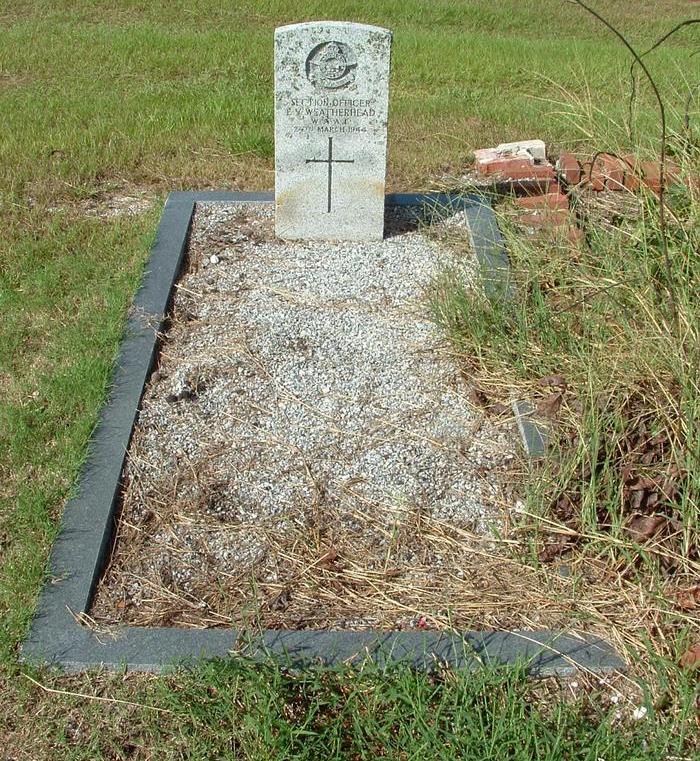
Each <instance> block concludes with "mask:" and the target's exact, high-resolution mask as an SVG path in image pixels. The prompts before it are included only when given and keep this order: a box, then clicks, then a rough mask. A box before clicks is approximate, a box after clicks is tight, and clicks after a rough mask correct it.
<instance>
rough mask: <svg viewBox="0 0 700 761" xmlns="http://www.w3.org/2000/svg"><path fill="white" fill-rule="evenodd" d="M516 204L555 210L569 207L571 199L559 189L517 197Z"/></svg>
mask: <svg viewBox="0 0 700 761" xmlns="http://www.w3.org/2000/svg"><path fill="white" fill-rule="evenodd" d="M515 205H516V206H519V207H520V208H521V209H551V210H553V211H559V210H562V209H564V210H566V209H568V208H569V199H568V198H567V197H566V196H565V195H564V194H563V193H560V192H558V186H557V191H555V192H548V193H543V194H540V195H530V196H523V197H522V198H516V199H515Z"/></svg>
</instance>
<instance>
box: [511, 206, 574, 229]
mask: <svg viewBox="0 0 700 761" xmlns="http://www.w3.org/2000/svg"><path fill="white" fill-rule="evenodd" d="M569 222H570V216H569V212H568V211H566V210H564V209H559V210H555V211H551V210H549V209H548V210H547V211H545V212H543V213H541V214H523V215H521V216H519V217H518V224H521V225H525V226H527V227H536V228H551V227H558V226H559V225H566V224H568V223H569Z"/></svg>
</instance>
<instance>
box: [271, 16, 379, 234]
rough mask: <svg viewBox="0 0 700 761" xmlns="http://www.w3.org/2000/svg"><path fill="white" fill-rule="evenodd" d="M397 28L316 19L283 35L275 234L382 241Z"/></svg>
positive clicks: (278, 45) (279, 36)
mask: <svg viewBox="0 0 700 761" xmlns="http://www.w3.org/2000/svg"><path fill="white" fill-rule="evenodd" d="M390 56H391V32H389V31H388V30H387V29H381V28H379V27H375V26H367V25H365V24H353V23H347V22H339V21H315V22H310V23H304V24H292V25H289V26H283V27H279V28H278V29H277V30H276V31H275V232H276V234H277V235H278V236H279V237H280V238H284V239H288V240H295V239H308V240H357V241H361V240H378V239H381V237H382V235H383V230H384V185H385V174H386V141H387V121H388V108H389V66H390Z"/></svg>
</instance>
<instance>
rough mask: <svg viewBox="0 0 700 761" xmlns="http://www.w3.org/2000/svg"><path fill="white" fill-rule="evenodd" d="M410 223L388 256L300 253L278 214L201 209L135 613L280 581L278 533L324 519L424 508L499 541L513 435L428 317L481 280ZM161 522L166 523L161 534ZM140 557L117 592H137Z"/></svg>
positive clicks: (162, 370)
mask: <svg viewBox="0 0 700 761" xmlns="http://www.w3.org/2000/svg"><path fill="white" fill-rule="evenodd" d="M410 215H411V210H406V211H400V210H397V211H396V212H395V213H394V217H393V218H392V220H390V225H389V227H390V229H389V234H388V235H387V237H386V238H385V240H384V241H381V242H374V243H318V242H313V243H304V242H302V243H299V242H295V243H289V242H282V241H279V240H275V239H273V238H272V236H271V232H270V231H271V229H272V210H271V208H270V207H269V206H266V205H262V204H260V205H255V204H250V205H246V206H244V207H240V206H235V207H234V206H231V205H225V204H198V206H197V209H196V214H195V219H194V224H193V229H192V232H191V239H190V262H189V269H188V271H187V272H186V273H185V274H184V275H183V276H182V277H181V279H180V281H179V283H178V285H177V291H176V295H175V299H174V319H173V321H172V326H171V328H170V330H169V332H168V334H167V336H166V337H165V341H164V344H163V347H162V354H161V358H160V362H159V366H158V370H157V372H156V373H155V374H154V376H153V378H152V380H151V382H150V383H149V385H148V387H147V389H146V392H145V396H144V398H143V402H142V411H141V415H140V419H139V422H138V427H137V430H136V432H135V435H134V441H133V444H132V454H131V455H130V457H129V459H128V465H127V470H126V478H125V483H126V496H125V509H124V516H123V518H122V520H125V521H128V522H129V523H130V524H131V525H134V526H142V528H141V529H140V531H141V534H140V536H139V541H142V542H144V543H147V544H148V546H149V548H150V555H149V561H148V563H149V564H150V565H148V567H147V566H146V564H145V561H141V562H140V564H139V565H138V566H137V568H135V569H131V571H132V573H131V574H130V579H131V581H130V582H129V583H128V584H127V585H126V586H127V588H128V594H129V596H130V598H133V599H135V600H137V603H138V600H140V599H143V598H144V596H148V594H149V591H148V590H149V583H150V585H151V587H152V586H153V584H156V583H158V580H159V579H160V580H162V579H164V578H166V577H167V580H168V581H169V582H172V583H175V584H176V586H177V588H178V589H179V590H180V591H182V590H183V589H184V590H185V591H186V590H187V588H188V584H194V580H193V578H194V577H195V576H196V574H197V568H198V567H201V566H202V564H203V563H204V560H203V558H206V564H208V565H207V567H208V568H209V571H210V572H211V569H212V564H213V568H214V573H219V572H220V573H225V574H227V575H231V574H234V575H235V574H240V573H245V572H246V571H247V570H250V569H251V568H254V567H255V568H256V572H258V574H259V577H260V578H263V579H265V580H275V579H276V578H277V576H278V568H277V565H276V563H274V562H272V561H271V560H270V558H272V557H273V556H274V550H275V548H274V547H271V546H270V540H269V538H268V532H267V528H269V527H271V526H274V527H275V528H276V529H277V530H279V528H280V527H284V526H285V525H288V526H290V527H291V526H299V525H302V524H303V522H304V520H305V519H306V518H307V517H308V513H309V511H311V510H312V509H315V507H316V506H318V505H319V504H320V503H324V504H326V505H331V506H332V507H333V514H334V515H336V516H339V521H340V524H342V525H340V526H336V527H335V530H336V531H347V532H350V533H353V532H355V533H356V532H362V531H363V522H362V519H361V517H358V516H361V515H362V514H371V516H372V519H373V521H374V522H377V521H378V522H379V523H380V524H383V525H384V526H386V527H388V528H390V527H391V526H392V525H394V524H395V523H397V522H400V521H401V518H402V516H404V515H405V514H406V513H407V512H408V511H410V510H413V509H415V508H416V506H418V507H420V508H421V509H422V510H424V511H426V512H427V514H429V515H432V516H433V517H436V518H439V519H442V520H446V521H449V522H450V523H453V524H454V525H457V526H464V527H469V529H470V530H474V531H478V532H481V533H486V532H488V530H489V527H490V526H493V525H498V524H499V523H500V521H501V509H500V508H499V506H498V502H499V496H500V495H501V493H502V485H503V483H502V482H503V472H504V470H505V469H506V468H507V466H508V464H509V463H510V462H511V460H512V459H513V456H514V447H515V442H516V437H515V433H514V430H513V427H512V425H510V424H505V425H500V426H499V427H495V426H494V424H493V423H492V422H489V421H488V420H486V419H485V418H484V417H483V415H482V414H481V413H480V412H479V411H476V410H474V409H473V407H472V404H471V403H470V401H469V397H468V384H467V381H466V380H465V379H464V378H463V377H462V375H461V373H460V368H459V365H458V362H457V361H456V359H455V357H454V356H453V355H452V354H451V347H450V345H449V344H448V342H447V340H446V338H445V336H444V335H443V334H442V333H441V331H440V329H439V328H438V327H437V326H436V325H435V324H434V323H433V322H432V321H431V318H430V310H429V306H428V303H427V293H428V291H429V289H430V287H431V285H432V284H433V282H434V279H435V278H436V277H437V276H438V275H439V274H440V272H442V271H444V270H445V269H447V268H449V269H452V270H454V269H457V270H459V271H461V273H462V275H463V276H464V277H465V278H467V279H469V278H470V277H472V275H473V272H474V267H475V264H474V262H473V260H472V259H471V258H467V257H465V255H464V254H463V253H462V254H456V253H455V252H454V251H453V250H451V249H450V247H449V246H446V245H442V244H441V243H439V242H438V241H437V239H436V238H435V236H429V235H426V234H425V233H424V232H422V231H421V230H419V229H415V226H413V227H412V225H411V224H410V219H411V216H410ZM439 224H442V225H453V226H460V225H464V224H466V223H465V221H464V219H463V218H462V216H461V215H459V214H457V215H455V216H453V217H451V218H450V219H449V220H447V221H443V222H441V223H439ZM392 226H393V228H394V229H393V231H392V229H391V228H392ZM154 504H156V505H158V506H160V507H159V508H158V509H159V511H160V512H163V513H167V512H168V510H170V511H171V512H172V513H173V518H172V520H171V521H164V520H162V516H160V517H161V520H158V521H155V522H151V523H149V517H150V515H151V513H152V511H153V509H154V508H153V505H154ZM202 516H204V518H203V517H202ZM151 524H153V526H152V527H151ZM232 526H235V527H236V530H235V531H233V530H231V527H232ZM377 541H378V542H380V543H381V541H385V540H384V538H383V537H380V538H378V539H377ZM127 549H128V548H121V547H120V546H119V545H117V548H116V554H115V560H114V562H113V564H112V565H113V569H116V571H113V572H114V573H116V572H119V573H125V574H127V575H129V573H130V571H129V568H124V567H123V563H121V561H120V553H122V554H124V553H125V552H126V551H127ZM145 554H146V553H144V555H145ZM434 557H435V562H438V563H439V562H440V560H439V558H440V553H439V551H436V553H435V556H434ZM409 561H410V557H409V558H407V562H409ZM261 572H262V573H261ZM149 577H150V578H151V581H150V582H148V579H149ZM144 578H145V579H146V581H143V579H144ZM154 580H155V581H154ZM110 583H112V582H110V581H109V578H108V579H107V581H106V585H107V587H109V584H110ZM103 587H104V585H103ZM122 593H123V592H122ZM122 593H120V594H122ZM105 595H107V596H108V595H109V590H108V589H107V590H104V589H103V590H102V592H101V596H102V599H103V600H104V599H106V598H105ZM98 603H99V600H98ZM98 607H99V604H98Z"/></svg>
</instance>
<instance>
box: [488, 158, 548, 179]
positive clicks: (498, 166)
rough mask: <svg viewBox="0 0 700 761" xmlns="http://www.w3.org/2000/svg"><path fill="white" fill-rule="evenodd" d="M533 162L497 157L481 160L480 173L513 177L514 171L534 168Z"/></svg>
mask: <svg viewBox="0 0 700 761" xmlns="http://www.w3.org/2000/svg"><path fill="white" fill-rule="evenodd" d="M533 166H534V165H533V163H532V162H531V161H528V160H527V159H496V160H495V161H486V162H479V163H478V164H477V167H476V168H477V171H478V172H479V174H483V175H490V174H503V175H507V176H508V177H511V176H512V175H513V172H521V171H525V170H529V169H532V168H533Z"/></svg>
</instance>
